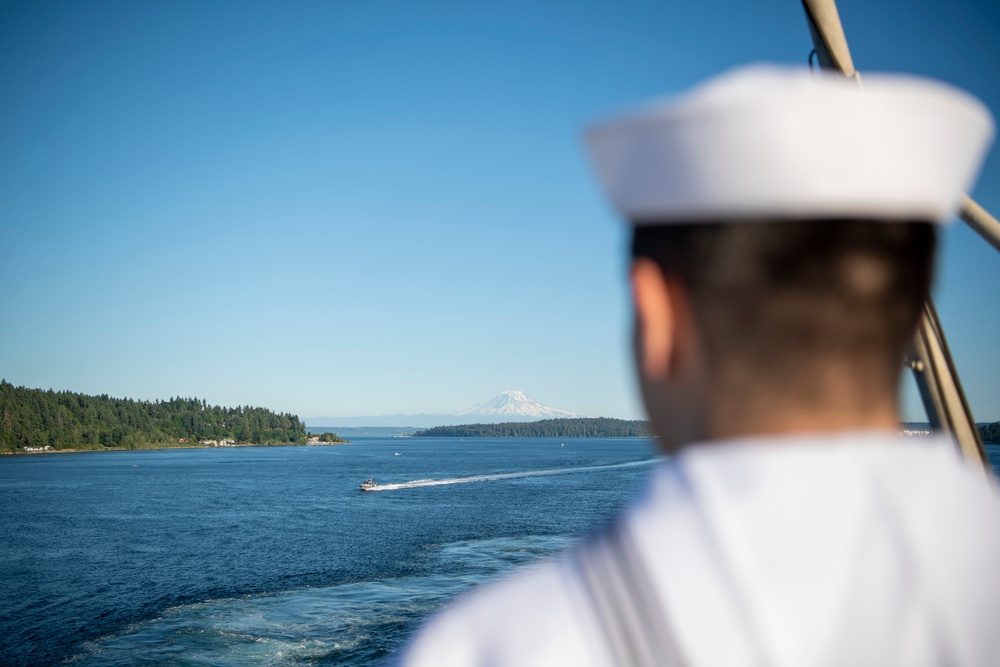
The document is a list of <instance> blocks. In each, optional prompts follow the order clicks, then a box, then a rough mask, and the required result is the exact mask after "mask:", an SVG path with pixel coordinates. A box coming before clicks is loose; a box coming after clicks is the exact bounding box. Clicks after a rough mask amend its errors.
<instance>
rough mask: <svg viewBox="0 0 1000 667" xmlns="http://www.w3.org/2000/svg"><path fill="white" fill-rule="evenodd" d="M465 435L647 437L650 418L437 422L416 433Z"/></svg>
mask: <svg viewBox="0 0 1000 667" xmlns="http://www.w3.org/2000/svg"><path fill="white" fill-rule="evenodd" d="M428 436H433V437H463V438H646V437H649V422H646V421H640V420H632V421H630V420H627V419H612V418H610V417H580V418H575V419H543V420H541V421H536V422H504V423H502V424H463V425H459V426H435V427H434V428H428V429H424V430H422V431H417V432H416V433H414V434H413V437H415V438H418V437H428Z"/></svg>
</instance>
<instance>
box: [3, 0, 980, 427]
mask: <svg viewBox="0 0 1000 667" xmlns="http://www.w3.org/2000/svg"><path fill="white" fill-rule="evenodd" d="M839 8H840V13H841V17H842V19H843V21H844V24H845V28H846V32H847V37H848V40H849V42H850V45H851V48H852V51H853V55H854V60H855V63H856V64H857V66H858V68H859V69H860V70H862V72H864V71H866V70H867V71H874V70H893V71H896V70H905V71H910V72H916V73H921V74H926V75H931V76H935V77H938V78H943V79H946V80H948V81H951V82H953V83H955V84H957V85H959V86H962V87H964V88H966V89H968V90H970V91H972V92H973V93H975V94H976V95H978V96H979V97H980V98H982V99H983V100H984V101H985V102H986V103H987V105H989V106H990V108H991V109H993V111H994V113H1000V5H998V3H996V2H995V1H993V0H989V1H986V0H983V1H979V2H976V1H973V0H958V1H956V2H950V3H945V2H940V1H939V0H885V1H884V2H870V1H869V0H841V2H840V3H839ZM810 50H811V42H810V40H809V35H808V30H807V28H806V24H805V19H804V17H803V13H802V9H801V6H800V4H799V3H798V2H795V1H793V0H788V1H786V2H777V1H770V2H740V3H738V2H718V1H712V0H700V1H698V2H683V3H681V2H668V1H664V0H658V1H655V2H653V1H650V2H636V1H631V0H627V1H622V0H618V1H616V2H605V3H598V2H589V1H587V0H576V1H575V2H565V3H551V2H539V1H532V2H516V1H511V0H504V1H503V2H416V1H401V2H379V1H366V2H360V1H358V2H346V1H345V2H315V3H310V2H287V3H278V2H272V3H253V2H232V3H226V2H158V3H150V2H135V1H128V2H59V3H49V2H37V1H33V2H24V3H19V2H14V3H12V2H3V3H2V4H0V376H3V377H5V378H6V379H7V380H8V381H9V382H12V383H14V384H17V385H21V384H23V385H26V386H29V387H42V388H50V387H51V388H54V389H70V390H74V391H81V392H86V393H107V394H110V395H113V396H129V397H133V398H141V399H156V398H169V397H171V396H176V395H181V396H198V397H200V398H205V399H207V400H208V401H209V402H211V403H216V404H223V405H235V404H251V405H263V406H267V407H270V408H273V409H276V410H281V411H290V412H294V413H296V414H299V415H301V416H304V417H310V416H320V415H322V416H351V415H365V414H384V413H396V412H412V413H415V412H437V411H443V412H451V411H455V410H458V409H461V408H465V407H468V406H470V405H472V404H474V403H477V402H483V401H485V400H487V399H489V398H490V397H492V396H494V395H495V394H497V393H499V392H500V391H503V390H505V389H511V388H518V389H522V390H524V391H525V393H527V394H528V395H529V396H531V397H533V398H536V399H538V400H540V401H541V402H543V403H545V404H547V405H550V406H552V407H556V408H561V409H564V410H571V411H574V412H578V413H581V414H587V415H607V416H618V417H638V416H640V415H641V408H640V406H639V402H638V400H637V396H636V392H635V390H634V388H633V385H632V376H631V368H630V361H629V353H628V338H629V334H628V329H629V322H628V310H627V304H626V296H627V293H626V290H625V281H624V269H625V262H624V243H625V233H624V230H623V229H622V227H621V225H620V224H619V223H618V222H617V220H616V219H615V216H614V214H613V213H612V211H611V210H610V209H609V208H608V206H607V205H606V203H605V202H604V201H603V200H602V198H601V196H600V194H599V192H598V190H597V187H596V184H595V181H594V178H593V176H592V174H591V173H590V171H589V167H588V165H587V164H586V162H585V156H584V154H583V150H582V146H581V143H580V130H581V128H582V127H583V126H584V125H585V124H586V123H587V122H588V121H590V120H592V119H594V118H597V117H601V116H604V115H607V114H608V113H610V112H614V111H616V110H619V109H622V108H625V107H628V106H631V105H632V104H635V103H637V102H641V101H643V100H646V99H648V98H650V97H653V96H657V95H661V94H664V93H671V92H676V91H679V90H682V89H684V88H687V87H689V86H691V85H693V84H694V83H696V82H698V81H699V80H701V79H703V78H705V77H707V76H710V75H713V74H715V73H718V72H720V71H722V70H724V69H726V68H728V67H731V66H734V65H738V64H742V63H746V62H751V61H774V62H786V63H804V62H805V61H806V58H807V56H808V54H809V51H810ZM974 194H975V196H976V197H977V199H979V200H980V202H981V203H982V204H983V205H985V206H986V207H987V208H988V209H990V210H992V211H993V212H994V213H1000V151H998V150H994V151H993V153H992V155H991V157H990V158H989V160H988V162H987V165H986V169H985V172H984V175H983V177H982V179H981V181H980V183H979V186H978V187H977V189H976V191H975V193H974ZM944 242H945V250H944V253H943V256H942V265H941V270H940V280H939V285H938V288H937V294H938V306H939V310H940V313H941V316H942V319H943V321H944V325H945V328H946V331H947V334H948V338H949V342H950V343H951V346H952V351H953V353H954V356H955V358H956V363H957V365H958V368H959V371H960V373H961V376H962V379H963V381H964V383H965V386H966V390H967V393H968V394H969V396H970V400H971V403H972V407H973V411H974V413H975V414H976V417H977V419H980V420H987V419H988V420H995V419H1000V345H998V341H1000V254H998V253H996V252H995V251H993V250H992V249H991V248H989V247H988V246H987V245H986V244H985V243H983V242H981V241H980V240H979V239H978V237H976V236H975V235H974V234H973V233H971V232H970V231H969V230H968V229H966V228H965V227H964V225H961V224H958V225H955V226H954V227H953V228H951V229H950V230H949V231H948V232H947V233H946V236H945V241H944ZM908 403H909V404H912V403H913V401H912V400H910V401H908ZM907 416H909V417H911V418H917V417H919V416H920V415H919V413H917V412H916V411H914V410H912V409H911V410H909V411H908V415H907Z"/></svg>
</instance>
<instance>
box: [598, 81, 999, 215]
mask: <svg viewBox="0 0 1000 667" xmlns="http://www.w3.org/2000/svg"><path fill="white" fill-rule="evenodd" d="M992 138H993V120H992V117H991V115H990V112H989V110H988V109H987V108H986V107H985V105H983V104H982V103H981V102H980V101H979V100H977V99H976V98H974V97H972V96H971V95H969V94H968V93H965V92H963V91H961V90H958V89H956V88H953V87H952V86H949V85H946V84H943V83H940V82H936V81H931V80H928V79H921V78H917V77H912V76H901V75H875V74H871V75H866V76H865V78H864V83H863V85H862V86H859V85H858V83H857V82H856V81H854V80H848V79H845V78H843V77H839V76H833V75H828V74H820V73H818V72H816V73H814V72H811V71H810V70H808V69H805V68H794V69H791V68H782V67H775V66H761V65H756V66H750V67H744V68H740V69H737V70H733V71H731V72H727V73H725V74H722V75H720V76H718V77H716V78H714V79H711V80H709V81H708V82H706V83H703V84H701V85H700V86H697V87H696V88H694V89H693V90H691V91H690V92H688V93H686V94H684V95H681V96H679V97H676V98H672V99H668V100H663V101H659V102H656V103H653V104H651V105H648V106H646V107H644V108H641V109H639V110H638V111H636V112H633V113H630V114H626V115H623V116H620V117H617V118H614V119H611V120H609V121H607V122H604V123H600V124H598V125H595V126H594V127H592V128H590V129H589V130H588V131H587V133H586V142H587V145H588V148H589V150H590V154H591V157H592V160H593V162H594V164H595V166H596V169H597V173H598V176H599V178H600V181H601V183H602V185H603V186H604V189H605V191H606V193H607V195H608V197H609V198H610V199H611V201H612V203H613V204H614V206H615V208H617V209H618V211H619V212H620V213H621V214H622V215H623V216H624V217H625V218H627V219H628V220H630V221H631V222H632V223H633V224H637V225H641V224H669V223H671V222H675V223H680V222H685V223H687V222H692V223H693V222H699V221H719V220H738V219H745V220H759V219H769V220H774V219H809V218H871V219H885V220H928V221H937V222H946V221H949V220H950V219H951V217H952V216H953V215H954V214H955V213H956V211H957V210H958V203H959V199H960V196H961V194H962V192H964V191H965V190H967V189H969V188H970V187H971V186H972V184H973V183H974V181H975V178H976V175H977V173H978V171H979V168H980V166H981V164H982V161H983V158H984V156H985V153H986V150H987V148H988V146H989V144H990V142H991V140H992Z"/></svg>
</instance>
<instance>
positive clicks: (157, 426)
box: [0, 380, 306, 452]
mask: <svg viewBox="0 0 1000 667" xmlns="http://www.w3.org/2000/svg"><path fill="white" fill-rule="evenodd" d="M198 441H213V444H239V443H253V444H260V445H268V444H278V443H282V444H285V443H289V444H290V443H300V444H305V442H306V428H305V426H304V425H303V424H302V422H301V421H300V420H299V418H298V417H297V416H295V415H291V414H277V413H275V412H271V411H270V410H267V409H265V408H252V407H250V406H245V407H236V408H224V407H220V406H218V405H209V404H208V403H207V402H205V401H203V400H199V399H197V398H172V399H170V400H169V401H156V402H152V401H134V400H132V399H130V398H112V397H110V396H108V395H106V394H102V395H101V396H88V395H86V394H78V393H75V392H71V391H58V392H56V391H52V390H51V389H50V390H48V391H44V390H42V389H27V388H25V387H15V386H13V385H12V384H10V383H9V382H7V381H6V380H0V450H3V451H8V452H18V451H22V452H23V451H38V450H46V449H50V448H51V449H53V450H58V449H106V448H124V449H142V448H145V447H151V446H156V445H160V446H163V445H167V446H169V445H183V444H198Z"/></svg>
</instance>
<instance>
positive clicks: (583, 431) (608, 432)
mask: <svg viewBox="0 0 1000 667" xmlns="http://www.w3.org/2000/svg"><path fill="white" fill-rule="evenodd" d="M976 426H977V427H978V428H979V434H980V436H981V437H982V440H983V442H989V443H998V444H1000V421H998V422H993V423H992V424H986V423H981V424H977V425H976ZM650 434H651V431H650V428H649V422H648V421H643V420H632V421H630V420H626V419H611V418H609V417H596V418H590V417H585V418H577V419H543V420H542V421H537V422H505V423H502V424H462V425H458V426H435V427H434V428H428V429H424V430H422V431H417V432H416V433H414V434H413V436H414V437H428V436H432V437H439V438H447V437H455V438H457V437H462V438H647V437H650Z"/></svg>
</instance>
